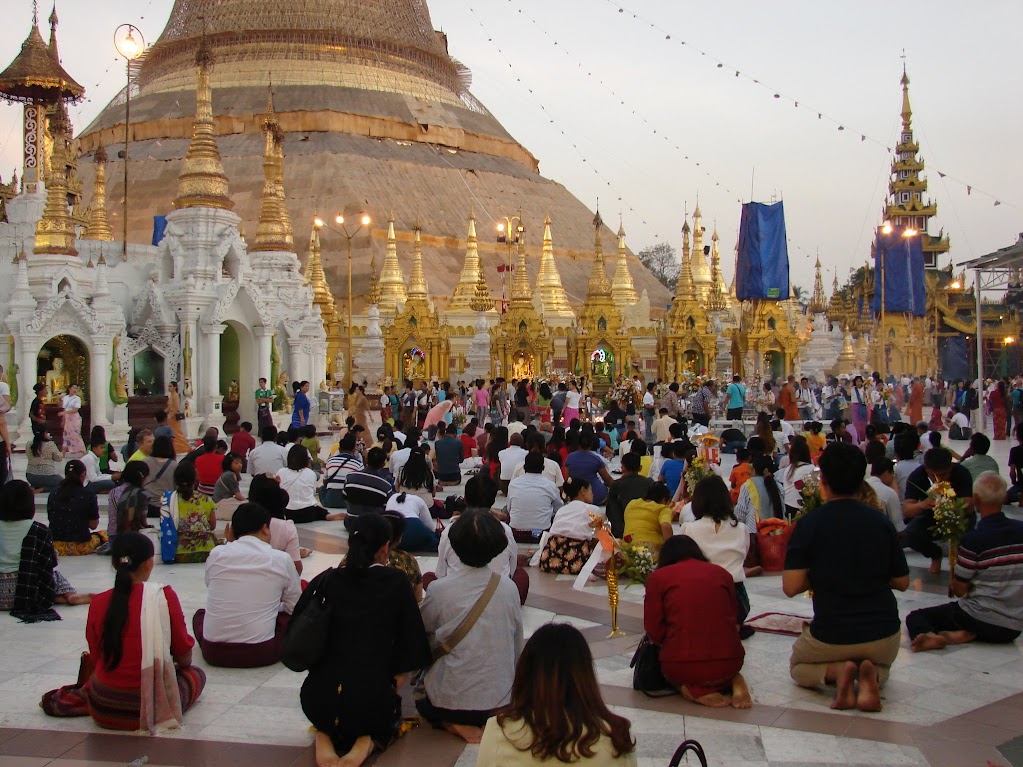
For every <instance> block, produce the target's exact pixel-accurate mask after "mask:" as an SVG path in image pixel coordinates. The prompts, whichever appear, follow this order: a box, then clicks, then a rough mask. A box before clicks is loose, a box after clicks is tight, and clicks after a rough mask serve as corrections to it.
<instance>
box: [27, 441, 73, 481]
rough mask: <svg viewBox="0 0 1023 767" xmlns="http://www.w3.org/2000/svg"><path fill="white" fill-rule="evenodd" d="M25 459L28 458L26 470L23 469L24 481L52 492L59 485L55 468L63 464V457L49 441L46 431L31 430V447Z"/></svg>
mask: <svg viewBox="0 0 1023 767" xmlns="http://www.w3.org/2000/svg"><path fill="white" fill-rule="evenodd" d="M26 457H27V458H28V468H27V469H25V479H26V480H28V483H29V484H30V485H32V487H34V488H39V489H41V490H53V489H54V488H55V487H57V485H59V484H60V474H59V473H58V472H57V466H58V464H61V463H63V462H64V456H63V455H61V452H60V451H59V450H58V449H57V445H56V444H54V442H53V440H52V439H50V433H49V432H48V431H45V430H43V431H36V430H35V429H33V431H32V446H31V447H30V448H29V450H28V453H27V456H26Z"/></svg>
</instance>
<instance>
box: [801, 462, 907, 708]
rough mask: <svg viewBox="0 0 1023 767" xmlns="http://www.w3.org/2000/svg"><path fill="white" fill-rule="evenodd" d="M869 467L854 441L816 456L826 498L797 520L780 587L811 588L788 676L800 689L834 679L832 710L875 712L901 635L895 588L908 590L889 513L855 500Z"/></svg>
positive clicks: (900, 552)
mask: <svg viewBox="0 0 1023 767" xmlns="http://www.w3.org/2000/svg"><path fill="white" fill-rule="evenodd" d="M866 470H867V459H866V458H865V457H864V455H863V453H862V452H861V451H860V450H859V449H858V448H856V447H854V446H853V445H847V444H844V443H841V442H839V443H834V444H831V445H829V446H828V447H827V449H826V450H825V451H824V452H823V453H822V454H821V458H820V471H821V479H820V484H821V493H822V495H823V497H824V500H825V501H826V503H824V504H823V505H822V506H819V507H818V508H816V509H814V510H813V511H811V512H809V513H807V514H806V515H805V516H804V517H802V518H801V519H800V520H799V521H798V522H797V523H796V526H795V528H794V529H793V531H792V537H791V538H790V539H789V543H788V549H787V551H786V556H785V572H784V573H782V588H783V590H784V591H785V595H786V596H789V597H794V596H796V595H797V594H802V593H803V592H804V591H807V590H809V589H812V590H813V612H814V618H813V621H812V622H811V623H810V624H809V625H804V626H803V633H802V634H801V635H800V636H799V638H797V639H796V641H795V642H794V643H793V645H792V656H791V658H790V660H789V665H790V674H791V675H792V679H793V680H794V681H795V682H796V684H798V685H799V686H800V687H817V686H819V685H822V684H825V683H833V684H836V685H837V687H838V692H837V694H836V696H835V701H834V703H832V704H831V707H832V708H835V709H850V708H858V709H859V710H860V711H880V710H881V695H880V687H881V686H882V685H883V684H884V683H885V681H887V679H888V669H889V668H890V667H891V664H892V662H893V661H894V660H895V657H896V656H897V655H898V653H899V643H900V640H901V637H902V632H901V630H900V627H901V624H900V621H899V610H898V605H897V603H896V601H895V595H894V594H892V589H893V588H894V589H898V590H899V591H905V590H906V589H907V588H908V587H909V568H908V567H907V565H906V557H905V555H904V554H903V553H902V546H901V545H900V543H899V540H898V535H897V534H896V532H895V527H894V526H893V525H892V523H891V521H889V519H888V517H886V516H885V515H884V513H882V512H881V511H879V510H878V509H875V508H873V507H872V506H867V505H866V504H864V503H861V502H860V501H858V500H856V498H855V495H856V493H857V492H858V491H859V488H860V486H861V485H862V484H863V475H864V474H865V473H866ZM857 684H858V688H857Z"/></svg>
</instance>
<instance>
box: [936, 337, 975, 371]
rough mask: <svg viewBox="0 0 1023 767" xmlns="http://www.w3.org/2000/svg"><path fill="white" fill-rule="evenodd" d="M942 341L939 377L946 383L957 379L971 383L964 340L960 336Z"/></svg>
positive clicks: (968, 360)
mask: <svg viewBox="0 0 1023 767" xmlns="http://www.w3.org/2000/svg"><path fill="white" fill-rule="evenodd" d="M942 341H943V343H944V347H943V348H942V350H941V377H942V378H944V379H945V380H946V381H955V380H958V379H963V380H971V381H972V380H973V379H972V378H971V377H970V359H969V352H968V351H967V349H966V338H965V337H963V336H961V335H960V336H952V337H951V338H945V339H942Z"/></svg>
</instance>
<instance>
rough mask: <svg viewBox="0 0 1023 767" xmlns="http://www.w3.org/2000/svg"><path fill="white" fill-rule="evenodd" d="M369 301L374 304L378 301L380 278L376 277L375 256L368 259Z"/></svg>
mask: <svg viewBox="0 0 1023 767" xmlns="http://www.w3.org/2000/svg"><path fill="white" fill-rule="evenodd" d="M369 303H370V305H371V306H376V305H377V304H379V303H380V280H379V279H378V278H377V257H376V255H373V256H370V259H369Z"/></svg>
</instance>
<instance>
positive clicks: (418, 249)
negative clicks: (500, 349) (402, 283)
mask: <svg viewBox="0 0 1023 767" xmlns="http://www.w3.org/2000/svg"><path fill="white" fill-rule="evenodd" d="M413 232H414V234H415V239H413V241H412V271H411V273H410V274H409V280H408V297H409V300H412V299H418V300H420V301H425V300H427V298H428V297H429V295H430V289H429V287H428V286H427V284H426V272H425V271H424V269H423V243H422V232H423V228H422V227H421V226H420V225H419V219H418V218H416V226H415V229H414V230H413ZM484 311H485V310H484Z"/></svg>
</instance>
